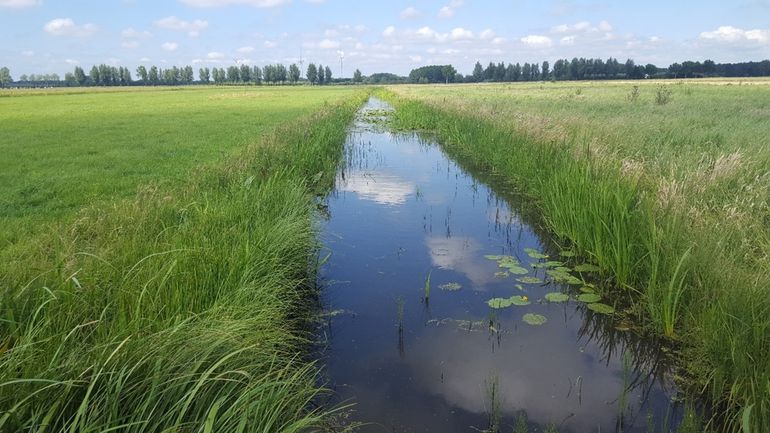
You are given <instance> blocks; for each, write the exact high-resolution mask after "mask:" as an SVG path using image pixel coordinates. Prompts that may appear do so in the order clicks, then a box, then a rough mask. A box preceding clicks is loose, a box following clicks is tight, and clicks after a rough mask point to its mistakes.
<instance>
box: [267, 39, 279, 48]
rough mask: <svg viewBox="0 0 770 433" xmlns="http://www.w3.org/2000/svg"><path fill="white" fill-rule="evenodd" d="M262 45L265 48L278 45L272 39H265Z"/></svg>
mask: <svg viewBox="0 0 770 433" xmlns="http://www.w3.org/2000/svg"><path fill="white" fill-rule="evenodd" d="M264 45H265V48H275V47H277V46H278V44H277V43H275V42H273V41H265V43H264Z"/></svg>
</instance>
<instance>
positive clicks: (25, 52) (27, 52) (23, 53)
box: [21, 50, 35, 57]
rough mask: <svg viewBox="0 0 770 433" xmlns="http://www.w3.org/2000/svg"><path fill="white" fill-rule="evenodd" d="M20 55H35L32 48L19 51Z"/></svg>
mask: <svg viewBox="0 0 770 433" xmlns="http://www.w3.org/2000/svg"><path fill="white" fill-rule="evenodd" d="M21 55H22V56H24V57H32V56H34V55H35V52H34V51H32V50H24V51H22V52H21Z"/></svg>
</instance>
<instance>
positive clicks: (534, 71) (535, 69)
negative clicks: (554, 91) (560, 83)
mask: <svg viewBox="0 0 770 433" xmlns="http://www.w3.org/2000/svg"><path fill="white" fill-rule="evenodd" d="M529 73H530V81H537V80H539V79H540V66H538V65H537V63H533V64H532V66H530V71H529Z"/></svg>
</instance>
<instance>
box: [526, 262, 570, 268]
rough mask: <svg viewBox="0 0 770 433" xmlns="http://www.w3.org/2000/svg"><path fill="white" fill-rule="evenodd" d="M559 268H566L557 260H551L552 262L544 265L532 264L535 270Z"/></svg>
mask: <svg viewBox="0 0 770 433" xmlns="http://www.w3.org/2000/svg"><path fill="white" fill-rule="evenodd" d="M559 266H564V263H562V262H559V261H556V260H550V261H547V262H543V263H533V264H532V267H533V268H537V269H540V268H556V267H559Z"/></svg>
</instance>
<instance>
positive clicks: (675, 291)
mask: <svg viewBox="0 0 770 433" xmlns="http://www.w3.org/2000/svg"><path fill="white" fill-rule="evenodd" d="M634 86H638V88H637V89H636V90H634ZM389 92H390V93H389V94H390V96H389V98H390V99H391V100H393V101H394V102H395V103H396V106H397V112H396V123H397V124H398V125H400V126H401V127H404V128H421V129H427V130H432V131H437V132H438V134H439V137H440V140H441V141H442V143H443V144H444V146H445V147H446V148H447V150H448V151H449V152H450V153H451V154H452V155H453V156H454V157H457V158H460V159H465V160H468V161H472V162H473V163H474V164H477V165H479V166H481V167H482V168H483V169H485V170H488V171H491V172H494V173H496V174H498V175H499V176H500V177H501V178H503V179H506V180H507V181H509V182H510V183H511V184H512V185H514V186H515V187H516V188H518V189H520V190H521V191H523V192H524V193H527V194H528V195H530V196H531V197H532V200H533V203H535V204H536V205H537V206H538V208H539V209H540V211H541V213H542V215H543V218H544V221H545V223H546V225H547V226H548V228H549V229H550V230H551V231H552V232H553V233H554V234H555V235H556V236H557V237H558V238H559V239H561V242H563V243H568V244H571V245H572V246H573V247H574V248H576V249H578V250H579V251H581V253H582V254H583V255H584V256H586V257H589V258H591V259H592V260H594V261H595V262H596V263H598V264H599V265H600V267H601V268H602V269H603V270H604V276H605V277H606V278H607V280H608V285H607V286H606V288H605V289H606V290H608V291H612V292H613V293H614V296H615V299H617V300H618V303H619V305H626V306H629V307H628V310H627V314H628V315H630V316H632V317H634V318H635V319H636V320H637V321H638V323H641V324H642V325H643V332H648V333H650V334H654V335H657V336H662V337H663V338H667V339H669V340H671V342H672V344H673V346H674V347H676V348H677V350H678V351H679V353H678V355H677V357H678V359H679V360H680V361H681V365H682V366H683V367H684V372H683V374H684V376H685V377H684V379H683V380H682V381H681V382H680V383H682V384H683V385H685V386H688V387H689V388H690V389H691V390H692V391H693V392H694V393H696V394H698V393H703V394H704V395H705V396H706V398H707V400H708V401H710V402H712V403H714V407H713V408H712V412H711V413H712V414H713V416H714V417H713V418H711V419H710V421H709V419H707V421H709V425H708V426H709V428H713V429H717V428H726V429H727V430H729V431H738V430H740V429H742V428H743V429H744V431H749V430H746V429H748V428H749V427H750V431H770V296H768V295H769V294H770V80H746V81H741V80H704V81H698V80H694V81H692V80H691V81H665V82H663V81H661V82H655V81H643V82H560V83H548V82H544V83H522V84H490V85H448V86H447V85H439V86H394V87H390V88H389ZM634 94H635V95H636V96H634Z"/></svg>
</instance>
